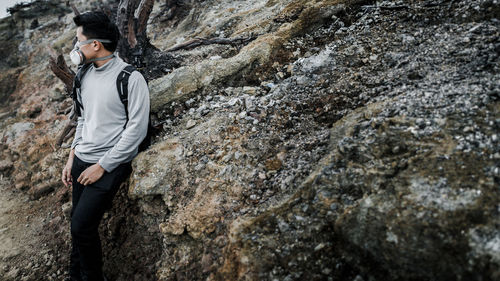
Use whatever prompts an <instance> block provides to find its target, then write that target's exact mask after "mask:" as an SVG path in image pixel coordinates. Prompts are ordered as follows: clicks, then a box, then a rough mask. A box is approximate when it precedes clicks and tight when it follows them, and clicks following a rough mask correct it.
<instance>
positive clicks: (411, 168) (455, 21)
mask: <svg viewBox="0 0 500 281" xmlns="http://www.w3.org/2000/svg"><path fill="white" fill-rule="evenodd" d="M49 2H50V3H52V4H53V5H56V7H59V8H58V9H53V11H58V12H57V14H56V15H54V13H49V12H45V13H44V14H43V16H38V17H37V26H35V27H33V24H32V22H33V20H32V19H31V18H29V17H28V16H26V15H29V13H25V14H23V15H17V17H16V16H15V15H14V17H12V18H10V19H5V20H4V21H3V23H1V24H2V36H5V38H7V37H8V38H12V39H9V42H16V44H20V45H19V47H17V48H11V49H12V50H9V49H2V54H4V53H5V56H4V57H7V58H8V60H6V61H5V62H2V65H1V66H2V74H1V77H0V79H2V92H1V93H0V94H1V95H2V101H5V102H3V103H2V104H3V109H2V110H3V111H2V112H3V113H1V115H0V116H1V123H0V126H1V127H0V128H1V129H2V133H1V134H2V135H1V136H2V145H3V151H2V162H1V165H0V169H1V170H2V174H3V175H4V176H5V177H7V182H8V183H9V184H7V183H3V185H4V186H6V187H5V190H6V192H10V193H17V194H19V196H23V194H28V196H30V198H31V200H32V201H29V202H27V203H26V204H33V206H36V208H40V210H41V211H40V212H39V213H38V214H37V215H32V216H34V217H33V220H35V219H37V218H38V219H39V220H38V222H39V223H38V224H33V225H34V226H32V227H31V230H32V231H34V230H36V231H39V232H40V233H42V235H41V236H40V238H37V239H38V240H40V251H35V252H34V253H31V254H32V255H31V256H30V257H29V259H26V262H25V264H24V267H23V266H22V265H23V259H22V257H26V252H21V253H17V255H10V256H4V257H2V262H3V264H4V265H3V268H0V270H3V273H4V276H7V277H5V278H6V280H20V279H21V280H39V278H40V276H50V278H51V279H50V280H60V279H62V276H63V275H64V272H65V263H67V255H66V253H68V247H69V244H68V239H69V234H68V228H69V225H68V220H67V219H68V213H67V210H68V209H69V205H68V204H70V203H67V202H68V201H69V200H68V198H69V196H68V195H69V194H68V191H67V190H65V189H64V187H63V186H62V184H60V183H59V182H58V181H59V180H58V179H59V173H60V171H61V169H62V165H63V164H64V162H65V158H66V157H67V153H68V151H67V149H64V148H57V147H53V146H51V144H53V143H54V142H55V138H56V137H57V134H58V132H59V131H60V130H61V128H62V127H63V126H64V125H65V124H66V122H68V119H67V117H66V115H65V114H66V113H67V112H65V109H66V108H68V106H69V105H70V104H71V101H70V100H69V99H68V98H65V96H64V95H63V85H62V83H61V82H59V81H57V79H56V78H55V77H53V76H52V75H51V74H50V73H49V72H48V68H47V55H46V53H47V47H50V48H54V49H56V50H62V51H64V52H68V51H69V48H70V45H71V39H72V38H73V36H74V27H73V26H72V23H71V18H72V15H71V14H69V13H68V11H67V8H65V7H64V5H62V4H57V3H58V2H57V1H49ZM77 5H80V7H79V8H80V9H81V10H85V9H90V8H99V7H104V8H105V7H107V6H106V5H108V6H111V7H112V6H113V3H108V2H104V3H99V4H97V3H90V4H89V3H87V2H83V1H82V2H78V3H77ZM499 14H500V2H498V1H493V0H480V1H467V0H463V1H411V0H407V1H399V2H397V3H395V2H392V1H340V0H324V1H320V0H318V1H298V0H296V1H293V0H290V1H271V0H269V1H224V0H207V1H166V2H165V1H157V3H156V4H155V8H154V10H153V13H152V15H151V19H150V23H149V26H148V30H149V31H148V32H149V36H150V38H151V43H152V44H153V45H155V46H156V47H158V48H159V49H161V50H163V51H165V52H167V50H169V49H170V50H171V48H172V47H174V46H177V45H178V44H181V43H183V42H187V41H189V40H191V39H194V38H197V37H202V38H215V37H220V38H233V39H234V38H239V39H242V40H236V41H235V43H234V44H210V45H202V46H198V47H195V48H193V49H190V50H177V51H169V53H170V55H171V59H172V60H175V64H172V65H178V66H177V67H175V68H173V69H163V70H161V71H163V72H164V73H165V75H160V76H159V77H158V75H157V73H158V69H155V70H154V73H155V74H148V73H147V69H148V68H146V69H145V71H146V72H145V75H147V76H148V75H150V77H153V78H154V79H152V80H151V81H150V83H149V85H150V90H151V99H152V108H153V111H154V117H155V119H156V120H157V121H158V122H161V123H162V124H163V125H162V126H163V130H162V132H161V133H159V134H158V135H157V136H156V137H155V139H154V144H153V145H152V146H151V147H150V148H149V149H148V150H147V151H145V152H143V153H141V154H139V155H138V157H137V158H136V159H135V160H134V162H133V166H134V172H133V174H132V175H131V177H130V180H129V182H128V183H127V185H126V186H123V189H122V190H121V192H120V193H119V194H118V197H117V198H116V200H115V205H114V207H113V209H112V210H111V211H110V212H109V213H108V214H107V215H106V216H105V219H104V221H103V224H102V227H101V233H102V237H103V243H104V245H103V247H104V250H105V253H106V266H105V267H106V268H105V269H106V272H107V273H108V275H109V276H110V277H111V278H112V279H113V280H115V279H116V280H496V279H498V278H500V271H499V269H498V268H500V267H499V266H500V231H499V225H500V221H499V212H500V204H499V202H500V200H499V199H500V189H499V186H500V145H499V137H500V136H499V134H500V103H499V98H500V59H499V56H500V40H499V28H500V22H499V21H498V16H499ZM57 17H59V18H58V19H55V18H57ZM14 27H15V28H14ZM9 36H10V37H9ZM243 39H245V40H243ZM13 50H15V51H13ZM70 141H71V140H67V142H66V143H68V142H70ZM33 200H35V201H33ZM7 233H10V232H9V230H7ZM0 234H1V231H0ZM40 253H42V254H40ZM30 260H31V263H32V264H31V265H30V264H28V262H29V261H30ZM16 262H20V263H21V266H17V267H16V265H15V263H16ZM35 265H37V266H35ZM22 268H28V269H29V270H23V269H22Z"/></svg>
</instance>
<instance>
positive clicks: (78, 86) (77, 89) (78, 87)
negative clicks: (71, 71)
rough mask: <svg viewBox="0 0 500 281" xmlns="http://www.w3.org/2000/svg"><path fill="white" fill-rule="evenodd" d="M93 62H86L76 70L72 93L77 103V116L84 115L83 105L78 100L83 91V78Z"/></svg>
mask: <svg viewBox="0 0 500 281" xmlns="http://www.w3.org/2000/svg"><path fill="white" fill-rule="evenodd" d="M90 66H91V64H90V63H88V64H84V65H82V66H80V67H79V68H78V71H77V72H76V75H75V78H74V79H73V92H72V94H71V98H72V99H73V101H74V103H75V113H76V116H78V117H80V116H82V110H83V105H82V104H81V103H80V101H79V100H78V96H81V92H82V79H83V77H84V76H85V74H86V73H87V71H88V70H89V68H90Z"/></svg>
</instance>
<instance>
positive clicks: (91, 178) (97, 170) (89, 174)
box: [77, 163, 105, 186]
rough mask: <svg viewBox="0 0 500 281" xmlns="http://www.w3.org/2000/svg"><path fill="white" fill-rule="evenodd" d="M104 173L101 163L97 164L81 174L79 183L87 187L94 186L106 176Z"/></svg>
mask: <svg viewBox="0 0 500 281" xmlns="http://www.w3.org/2000/svg"><path fill="white" fill-rule="evenodd" d="M104 172H105V170H104V168H103V167H101V165H99V163H95V164H94V165H92V166H90V167H88V168H87V169H85V171H83V172H82V173H81V174H80V177H78V180H77V182H79V183H80V184H83V185H85V186H87V185H89V184H93V183H94V182H96V181H98V180H99V179H100V178H101V177H102V175H104Z"/></svg>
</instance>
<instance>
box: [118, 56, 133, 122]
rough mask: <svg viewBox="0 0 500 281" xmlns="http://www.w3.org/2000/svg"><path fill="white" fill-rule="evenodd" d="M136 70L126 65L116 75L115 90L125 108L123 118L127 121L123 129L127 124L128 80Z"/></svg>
mask: <svg viewBox="0 0 500 281" xmlns="http://www.w3.org/2000/svg"><path fill="white" fill-rule="evenodd" d="M135 70H136V69H135V67H134V66H132V65H127V66H126V67H125V68H124V69H123V70H122V71H121V72H120V74H118V78H116V89H117V90H118V95H119V96H120V100H121V101H122V103H123V107H124V108H125V116H126V117H127V121H126V122H125V125H123V128H124V129H125V128H126V127H127V123H128V79H129V77H130V74H132V72H134V71H135Z"/></svg>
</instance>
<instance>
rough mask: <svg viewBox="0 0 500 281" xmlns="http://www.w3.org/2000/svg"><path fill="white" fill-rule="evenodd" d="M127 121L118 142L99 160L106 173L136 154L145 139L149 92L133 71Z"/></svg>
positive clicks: (140, 77) (140, 76) (142, 78)
mask: <svg viewBox="0 0 500 281" xmlns="http://www.w3.org/2000/svg"><path fill="white" fill-rule="evenodd" d="M128 112H129V121H128V123H127V127H126V128H125V130H124V131H123V133H122V135H121V137H120V140H119V141H118V142H117V143H116V144H115V145H114V146H113V147H112V148H111V149H110V150H108V151H107V152H106V153H105V154H104V155H103V156H102V157H101V159H99V164H100V165H101V167H103V168H104V170H106V171H107V172H111V171H112V170H114V169H115V168H116V167H118V165H120V164H121V163H123V162H124V161H126V160H127V159H129V158H130V157H131V156H132V155H133V154H135V153H137V149H138V147H139V144H140V143H141V142H142V140H143V139H144V137H146V134H147V131H148V123H149V90H148V85H147V83H146V80H144V77H143V76H142V75H141V74H140V73H139V72H138V71H134V72H133V73H132V74H131V75H130V77H129V84H128Z"/></svg>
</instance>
